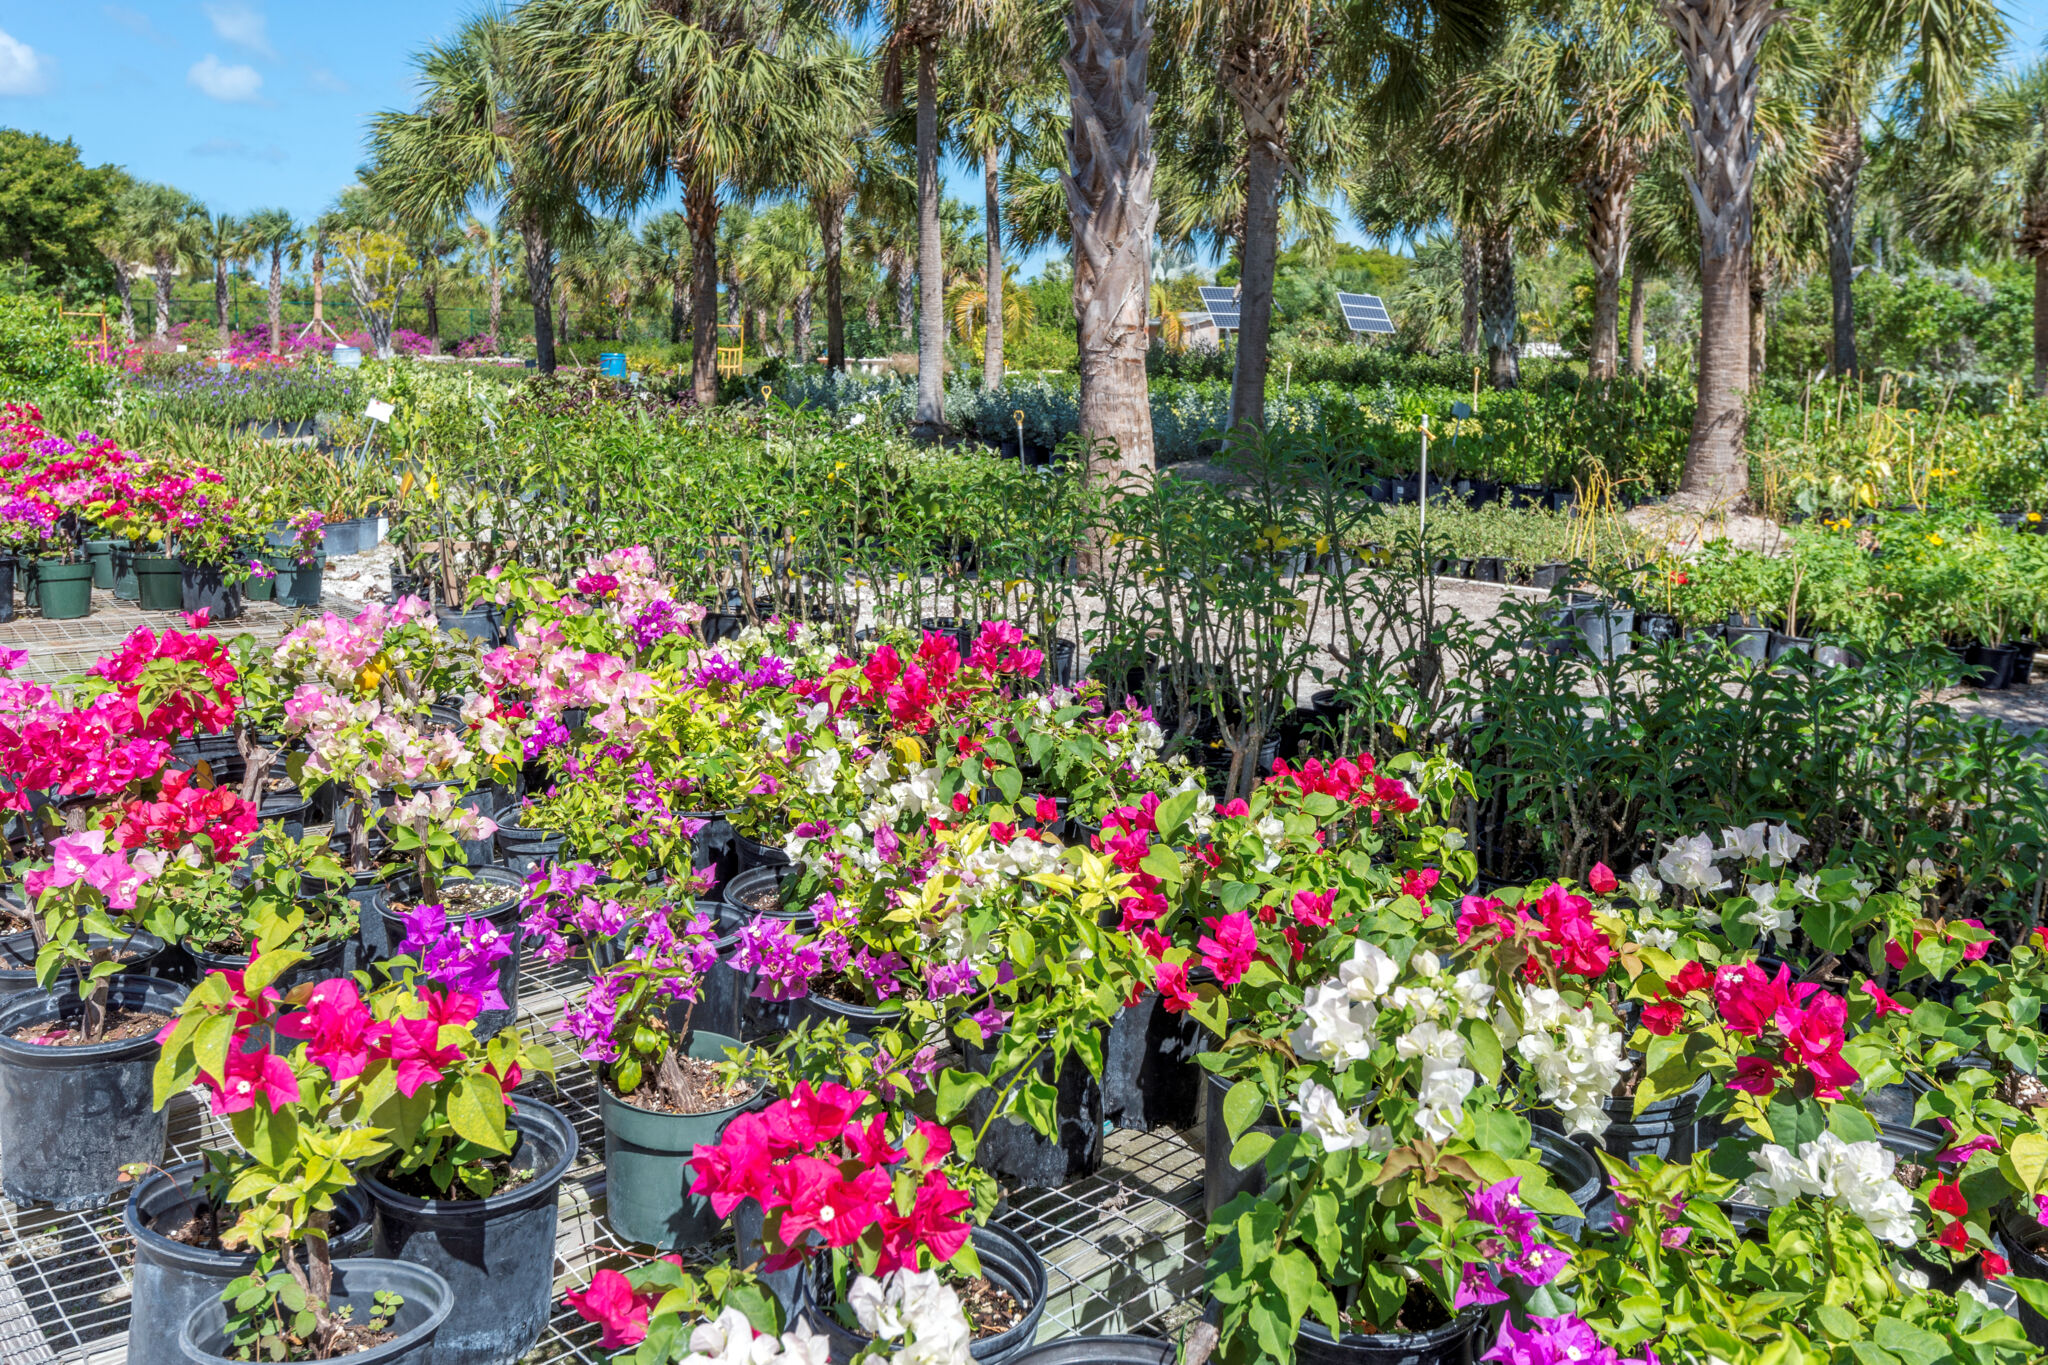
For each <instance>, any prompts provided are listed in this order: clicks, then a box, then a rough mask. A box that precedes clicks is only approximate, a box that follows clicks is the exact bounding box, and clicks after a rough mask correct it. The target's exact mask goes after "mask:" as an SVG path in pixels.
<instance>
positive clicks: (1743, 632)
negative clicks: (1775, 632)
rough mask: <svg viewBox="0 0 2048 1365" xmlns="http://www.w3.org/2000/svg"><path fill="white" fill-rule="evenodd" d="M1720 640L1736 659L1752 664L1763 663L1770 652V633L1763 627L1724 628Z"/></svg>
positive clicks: (1735, 626) (1732, 626) (1734, 626)
mask: <svg viewBox="0 0 2048 1365" xmlns="http://www.w3.org/2000/svg"><path fill="white" fill-rule="evenodd" d="M1721 638H1722V639H1723V640H1725V641H1727V642H1728V648H1729V649H1731V650H1733V651H1734V652H1735V654H1736V656H1737V657H1739V658H1744V659H1747V660H1749V661H1750V662H1751V663H1753V664H1760V663H1763V662H1765V660H1766V659H1767V658H1768V657H1769V655H1770V651H1771V632H1770V631H1769V630H1767V629H1766V628H1765V627H1763V626H1737V625H1730V626H1724V627H1723V628H1722V631H1721Z"/></svg>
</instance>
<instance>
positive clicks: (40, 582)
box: [36, 559, 92, 621]
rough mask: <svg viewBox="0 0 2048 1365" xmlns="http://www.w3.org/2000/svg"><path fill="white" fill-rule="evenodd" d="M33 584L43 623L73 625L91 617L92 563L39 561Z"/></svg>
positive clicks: (85, 561) (54, 560)
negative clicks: (41, 609)
mask: <svg viewBox="0 0 2048 1365" xmlns="http://www.w3.org/2000/svg"><path fill="white" fill-rule="evenodd" d="M36 580H37V591H38V594H39V597H40V600H41V602H42V604H43V619H44V620H45V621H76V620H78V619H79V618H80V617H84V616H90V615H92V563H91V561H89V560H80V561H78V562H77V563H75V564H69V563H66V562H65V561H63V560H61V559H45V560H40V561H38V562H37V564H36Z"/></svg>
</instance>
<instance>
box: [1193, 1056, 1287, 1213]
mask: <svg viewBox="0 0 2048 1365" xmlns="http://www.w3.org/2000/svg"><path fill="white" fill-rule="evenodd" d="M1202 1080H1203V1085H1202V1103H1203V1123H1202V1213H1203V1215H1204V1217H1205V1218H1207V1219H1213V1218H1215V1216H1216V1211H1217V1210H1218V1209H1220V1208H1222V1207H1223V1206H1224V1205H1225V1204H1228V1203H1229V1202H1230V1201H1231V1200H1232V1199H1235V1198H1236V1197H1237V1196H1238V1195H1239V1194H1243V1193H1251V1194H1257V1193H1258V1192H1259V1191H1260V1190H1263V1189H1265V1188H1266V1167H1265V1165H1264V1163H1263V1162H1261V1163H1256V1164H1254V1165H1251V1166H1247V1167H1246V1168H1245V1169H1243V1170H1239V1169H1238V1168H1237V1167H1235V1166H1232V1165H1231V1164H1230V1149H1231V1148H1232V1147H1234V1146H1236V1145H1237V1143H1236V1139H1234V1138H1232V1137H1231V1136H1230V1127H1229V1125H1228V1124H1226V1123H1224V1121H1223V1097H1224V1096H1225V1095H1228V1094H1229V1093H1230V1087H1231V1082H1230V1081H1229V1080H1227V1079H1225V1078H1224V1077H1222V1076H1218V1075H1216V1074H1215V1073H1214V1072H1205V1073H1204V1074H1203V1077H1202ZM1286 1127H1287V1125H1286V1123H1285V1122H1284V1121H1283V1120H1282V1119H1281V1117H1280V1111H1279V1110H1277V1109H1275V1108H1273V1107H1272V1106H1271V1105H1268V1106H1267V1107H1266V1111H1265V1112H1264V1113H1263V1114H1260V1115H1259V1119H1258V1122H1256V1123H1254V1124H1253V1125H1252V1126H1251V1127H1249V1128H1247V1129H1245V1132H1246V1133H1264V1134H1266V1135H1267V1136H1268V1137H1279V1136H1280V1134H1281V1133H1282V1132H1284V1131H1285V1130H1286ZM1239 1136H1240V1137H1242V1136H1243V1134H1239Z"/></svg>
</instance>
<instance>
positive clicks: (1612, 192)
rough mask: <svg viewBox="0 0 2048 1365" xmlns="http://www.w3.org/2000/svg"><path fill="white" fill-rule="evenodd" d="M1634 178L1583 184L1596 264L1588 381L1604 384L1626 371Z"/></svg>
mask: <svg viewBox="0 0 2048 1365" xmlns="http://www.w3.org/2000/svg"><path fill="white" fill-rule="evenodd" d="M1632 180H1633V176H1631V175H1630V174H1629V173H1628V172H1627V171H1626V170H1622V169H1609V170H1607V171H1605V172H1596V173H1593V174H1589V175H1588V176H1586V178H1585V179H1584V180H1583V181H1582V182H1581V186H1582V188H1583V189H1584V190H1585V192H1586V252H1587V254H1588V255H1590V256H1591V257H1592V258H1593V340H1592V345H1591V346H1590V348H1589V349H1588V351H1587V354H1586V377H1587V378H1588V379H1592V380H1596V381H1598V382H1600V383H1603V384H1604V383H1606V382H1608V381H1609V380H1612V379H1613V378H1614V376H1615V375H1616V374H1617V373H1619V372H1620V369H1621V337H1620V331H1621V327H1620V323H1621V276H1622V272H1623V271H1624V270H1625V269H1627V267H1628V227H1629V189H1630V185H1631V181H1632Z"/></svg>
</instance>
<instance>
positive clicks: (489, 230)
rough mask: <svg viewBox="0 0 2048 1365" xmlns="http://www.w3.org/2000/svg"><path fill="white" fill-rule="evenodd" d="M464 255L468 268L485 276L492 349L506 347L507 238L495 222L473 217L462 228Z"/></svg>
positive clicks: (468, 218) (473, 215) (494, 220)
mask: <svg viewBox="0 0 2048 1365" xmlns="http://www.w3.org/2000/svg"><path fill="white" fill-rule="evenodd" d="M462 240H463V243H464V247H463V254H464V256H465V257H466V260H467V264H468V268H469V269H470V270H471V271H473V272H476V273H481V274H482V275H483V277H484V280H485V289H486V291H487V298H488V308H489V318H490V329H489V335H490V338H491V344H492V346H494V347H495V346H498V345H501V344H502V343H501V342H500V340H499V336H498V332H499V326H500V323H501V321H502V320H503V318H504V316H505V253H506V242H505V238H504V234H502V233H501V232H499V231H498V223H497V220H496V219H495V218H483V217H479V216H478V215H476V214H474V213H472V214H470V215H468V216H467V217H466V218H465V219H464V221H463V224H462Z"/></svg>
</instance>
